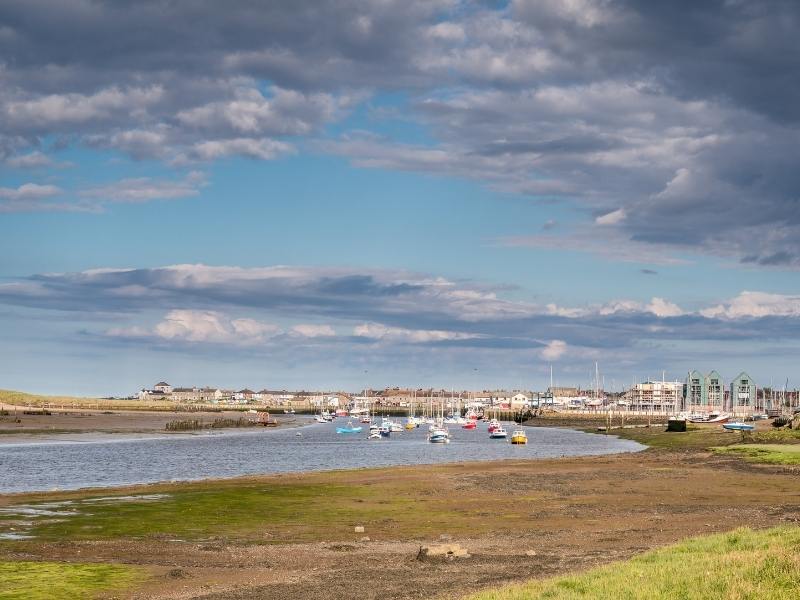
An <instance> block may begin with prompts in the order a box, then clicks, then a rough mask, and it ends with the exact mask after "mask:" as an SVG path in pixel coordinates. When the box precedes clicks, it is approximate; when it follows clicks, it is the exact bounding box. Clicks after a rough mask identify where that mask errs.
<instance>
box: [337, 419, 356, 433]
mask: <svg viewBox="0 0 800 600" xmlns="http://www.w3.org/2000/svg"><path fill="white" fill-rule="evenodd" d="M361 429H362V427H360V426H359V427H355V426H354V425H353V422H352V421H350V422H348V423H347V426H346V427H337V428H336V433H360V432H361Z"/></svg>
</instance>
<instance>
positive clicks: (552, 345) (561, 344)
mask: <svg viewBox="0 0 800 600" xmlns="http://www.w3.org/2000/svg"><path fill="white" fill-rule="evenodd" d="M566 352H567V343H566V342H565V341H563V340H551V341H550V342H548V343H547V345H546V346H545V347H544V348H542V350H541V351H540V352H539V355H540V356H541V357H542V359H543V360H558V359H559V358H561V357H562V356H564V354H565V353H566Z"/></svg>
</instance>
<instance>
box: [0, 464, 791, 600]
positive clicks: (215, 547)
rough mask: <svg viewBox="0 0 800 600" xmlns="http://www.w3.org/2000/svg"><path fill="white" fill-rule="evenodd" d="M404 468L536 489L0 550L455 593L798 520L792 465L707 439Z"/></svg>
mask: <svg viewBox="0 0 800 600" xmlns="http://www.w3.org/2000/svg"><path fill="white" fill-rule="evenodd" d="M311 476H313V475H311ZM343 477H344V479H343V482H349V483H350V484H352V485H371V484H375V485H377V484H379V482H380V481H385V480H386V478H387V477H391V474H388V475H387V472H386V471H385V470H384V471H382V472H381V471H380V470H375V471H370V470H367V471H356V472H345V473H344V475H343ZM402 477H403V478H404V480H406V481H410V482H412V483H413V481H414V480H416V481H417V482H427V483H430V482H431V481H432V480H433V481H435V486H434V487H435V492H432V493H438V494H441V495H442V496H443V497H448V498H449V499H451V500H450V506H451V510H452V513H453V518H454V519H458V518H459V515H460V514H461V511H463V510H465V508H464V507H465V506H467V504H468V503H470V502H472V501H474V498H475V497H476V495H477V494H478V493H480V494H479V495H480V496H481V497H487V496H486V490H487V489H489V490H491V494H490V495H489V496H488V500H487V501H486V505H485V511H486V512H485V515H486V518H487V520H488V517H489V516H492V515H495V514H496V513H498V512H503V511H504V510H506V509H505V506H504V499H507V498H510V497H515V496H530V497H531V498H536V500H532V501H531V502H530V503H528V504H527V505H526V506H527V508H526V509H525V510H526V511H527V518H526V519H525V520H524V523H525V525H524V526H523V527H521V528H520V530H519V531H507V532H503V533H502V534H499V533H498V532H496V531H492V530H491V528H486V527H485V525H484V524H482V520H481V519H480V518H479V519H477V520H475V522H474V530H473V532H472V533H471V534H469V535H461V536H457V537H455V536H454V537H452V538H451V537H450V536H448V535H446V532H444V531H443V532H442V534H440V536H436V537H434V538H432V539H403V536H402V532H398V536H397V538H398V539H396V540H389V541H386V540H383V541H369V540H368V539H367V538H368V537H369V535H370V533H371V530H374V528H377V527H380V525H379V524H367V526H366V531H365V532H363V533H355V532H354V533H353V534H352V535H349V536H346V538H344V539H326V537H325V532H324V531H320V532H319V536H320V537H319V541H316V542H313V543H288V544H270V543H266V542H265V543H259V544H255V543H252V541H250V542H243V541H240V542H237V541H236V539H235V538H226V539H221V538H220V539H210V540H205V541H203V542H187V541H181V540H178V539H144V540H112V541H102V542H97V541H95V542H61V543H41V544H38V545H35V546H34V547H33V549H32V548H30V547H28V549H27V551H26V552H25V553H16V554H13V555H8V554H6V555H5V556H1V555H0V558H5V559H35V560H41V559H51V560H67V561H74V560H81V561H111V562H123V563H128V564H138V565H142V566H144V567H145V568H146V569H147V570H148V571H149V572H150V573H151V574H152V575H153V577H152V579H151V580H150V581H149V583H147V584H145V586H144V587H141V588H139V589H138V590H137V591H135V592H133V593H132V595H131V596H130V597H132V598H136V599H140V600H144V599H159V600H166V599H179V598H205V599H212V598H213V599H220V600H221V599H223V598H225V599H230V598H233V599H255V598H265V599H273V598H274V599H281V600H285V599H286V598H299V597H302V598H307V599H308V598H310V599H323V598H325V599H327V598H331V597H337V598H342V599H350V598H353V599H356V598H357V599H359V600H363V599H365V598H379V597H380V598H384V599H385V598H423V597H443V598H457V597H461V596H463V595H464V594H467V593H470V592H474V591H477V590H479V589H481V588H484V587H490V586H495V585H499V584H501V583H505V582H511V581H519V580H524V579H530V578H535V577H545V576H548V575H553V574H560V573H565V572H568V571H576V570H582V569H586V568H589V567H592V566H595V565H598V564H603V563H608V562H611V561H615V560H620V559H625V558H628V557H630V556H632V555H634V554H637V553H640V552H643V551H645V550H648V549H651V548H655V547H658V546H662V545H665V544H669V543H673V542H676V541H678V540H680V539H682V538H685V537H688V536H694V535H701V534H706V533H712V532H721V531H726V530H730V529H733V528H736V527H739V526H743V525H746V526H750V527H755V528H760V527H767V526H772V525H777V524H782V523H783V524H785V523H800V477H798V470H797V469H791V468H779V467H765V466H756V465H748V464H746V463H744V462H742V461H740V460H738V459H735V458H727V457H721V456H715V455H712V454H710V453H708V452H685V451H684V452H668V451H663V450H647V451H645V452H641V453H638V454H627V455H615V456H604V457H589V458H586V457H584V458H569V459H557V460H535V461H504V462H495V463H472V464H456V465H446V466H437V467H436V468H435V469H432V468H429V467H420V468H413V469H403V470H402ZM263 479H264V480H265V481H268V480H269V478H268V477H265V478H263ZM320 502H321V506H320V509H321V510H324V499H321V500H320ZM515 506H516V508H515V509H514V510H519V504H516V505H515ZM220 510H224V507H220ZM420 518H424V515H420ZM373 535H375V534H374V533H373ZM431 543H435V544H441V543H448V544H450V543H457V544H460V545H461V546H463V547H464V548H465V549H466V550H467V551H468V552H469V554H470V555H471V556H470V557H469V558H459V559H451V560H447V559H430V560H422V561H421V560H418V559H417V554H418V551H419V548H420V546H421V545H427V544H431Z"/></svg>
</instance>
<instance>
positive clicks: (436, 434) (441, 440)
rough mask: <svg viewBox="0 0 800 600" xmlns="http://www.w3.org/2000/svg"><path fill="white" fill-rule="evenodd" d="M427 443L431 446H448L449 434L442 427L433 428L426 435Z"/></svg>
mask: <svg viewBox="0 0 800 600" xmlns="http://www.w3.org/2000/svg"><path fill="white" fill-rule="evenodd" d="M428 441H429V442H430V443H431V444H449V443H450V432H449V431H448V430H447V429H445V428H444V427H435V428H433V429H432V430H431V432H430V433H429V434H428Z"/></svg>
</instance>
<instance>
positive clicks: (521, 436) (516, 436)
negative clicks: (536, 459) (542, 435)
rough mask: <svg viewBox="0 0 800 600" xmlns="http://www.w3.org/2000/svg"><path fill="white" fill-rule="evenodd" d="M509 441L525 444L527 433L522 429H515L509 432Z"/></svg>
mask: <svg viewBox="0 0 800 600" xmlns="http://www.w3.org/2000/svg"><path fill="white" fill-rule="evenodd" d="M511 443H512V444H527V443H528V434H527V433H525V431H524V430H523V429H515V430H514V433H512V434H511Z"/></svg>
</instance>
